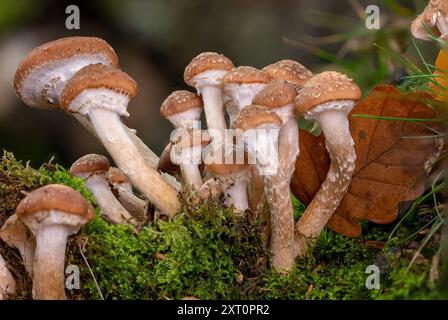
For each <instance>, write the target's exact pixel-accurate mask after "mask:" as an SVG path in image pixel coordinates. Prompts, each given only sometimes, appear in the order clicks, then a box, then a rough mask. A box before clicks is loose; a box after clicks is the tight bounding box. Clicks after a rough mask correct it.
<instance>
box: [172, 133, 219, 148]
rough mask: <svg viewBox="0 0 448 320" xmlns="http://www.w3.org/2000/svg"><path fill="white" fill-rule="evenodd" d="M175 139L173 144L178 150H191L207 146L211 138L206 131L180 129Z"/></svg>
mask: <svg viewBox="0 0 448 320" xmlns="http://www.w3.org/2000/svg"><path fill="white" fill-rule="evenodd" d="M176 132H180V134H176V135H175V137H174V139H173V140H171V141H170V142H171V144H172V145H173V146H174V145H175V146H176V147H178V148H181V149H183V148H190V147H194V146H198V145H202V146H206V145H207V144H209V143H210V136H209V135H208V133H207V131H206V130H199V129H178V130H176Z"/></svg>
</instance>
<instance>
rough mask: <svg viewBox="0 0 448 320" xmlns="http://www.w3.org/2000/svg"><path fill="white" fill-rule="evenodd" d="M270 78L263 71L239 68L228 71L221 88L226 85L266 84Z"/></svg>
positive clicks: (252, 68) (248, 67)
mask: <svg viewBox="0 0 448 320" xmlns="http://www.w3.org/2000/svg"><path fill="white" fill-rule="evenodd" d="M270 80H271V77H270V76H269V75H268V74H267V73H266V72H264V71H261V70H258V69H257V68H254V67H250V66H239V67H236V68H234V69H232V70H230V71H229V72H228V73H227V74H226V75H225V76H224V77H223V78H222V79H221V87H222V88H225V86H226V85H228V84H248V83H262V84H263V83H268V82H269V81H270Z"/></svg>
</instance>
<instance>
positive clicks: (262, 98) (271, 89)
mask: <svg viewBox="0 0 448 320" xmlns="http://www.w3.org/2000/svg"><path fill="white" fill-rule="evenodd" d="M296 97H297V90H296V86H295V85H293V84H291V83H288V82H286V81H283V80H274V81H271V82H270V83H269V84H268V85H267V86H266V87H265V88H264V89H263V90H262V91H260V92H259V93H258V94H257V95H256V96H255V98H254V99H253V103H254V104H256V105H260V106H264V107H267V108H269V109H271V110H272V111H274V112H275V113H276V114H277V116H278V117H279V118H280V119H281V120H282V127H281V129H280V135H279V161H280V169H281V170H282V171H283V174H284V175H285V178H287V179H291V176H292V174H293V173H294V169H295V163H296V158H297V156H298V155H299V126H298V124H297V118H296V115H295V113H294V106H295V104H294V102H295V99H296Z"/></svg>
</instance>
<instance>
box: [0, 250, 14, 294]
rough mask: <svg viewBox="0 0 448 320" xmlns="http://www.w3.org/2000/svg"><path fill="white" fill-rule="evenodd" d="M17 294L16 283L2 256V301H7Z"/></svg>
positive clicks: (0, 270)
mask: <svg viewBox="0 0 448 320" xmlns="http://www.w3.org/2000/svg"><path fill="white" fill-rule="evenodd" d="M15 293H16V281H15V280H14V278H13V276H12V274H11V271H9V269H8V267H7V266H6V261H5V259H3V257H2V255H1V254H0V300H7V299H8V298H9V296H10V295H13V294H15Z"/></svg>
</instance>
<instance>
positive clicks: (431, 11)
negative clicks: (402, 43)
mask: <svg viewBox="0 0 448 320" xmlns="http://www.w3.org/2000/svg"><path fill="white" fill-rule="evenodd" d="M440 18H442V19H443V18H444V19H445V26H446V27H447V28H448V21H447V20H446V19H447V18H448V2H447V1H446V0H430V1H429V3H428V5H427V6H426V8H425V10H423V12H422V13H421V14H420V15H419V16H418V17H417V18H415V19H414V21H412V24H411V33H412V35H413V36H414V37H416V38H418V39H422V40H429V39H430V38H429V37H428V32H427V31H426V29H425V25H426V27H427V28H428V29H429V30H431V32H432V33H433V34H434V35H436V36H442V34H441V30H439V28H438V26H437V20H438V19H440Z"/></svg>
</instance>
